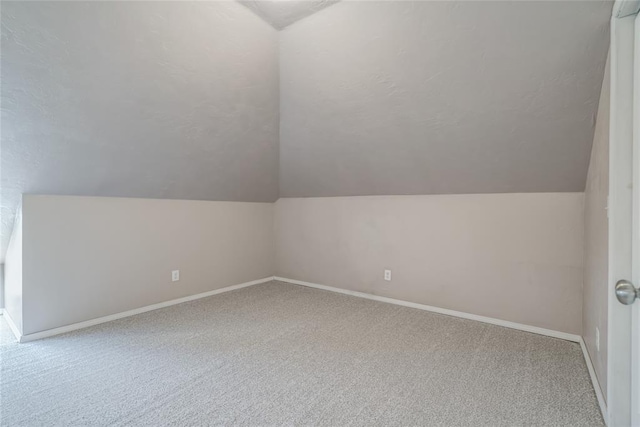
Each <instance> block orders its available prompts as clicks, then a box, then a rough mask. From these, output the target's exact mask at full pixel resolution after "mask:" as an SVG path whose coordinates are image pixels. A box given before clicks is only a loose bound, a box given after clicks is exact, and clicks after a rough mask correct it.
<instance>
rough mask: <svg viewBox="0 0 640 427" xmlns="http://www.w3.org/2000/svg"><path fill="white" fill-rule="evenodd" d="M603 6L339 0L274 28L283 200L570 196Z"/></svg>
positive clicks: (603, 44) (601, 40)
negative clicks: (442, 195)
mask: <svg viewBox="0 0 640 427" xmlns="http://www.w3.org/2000/svg"><path fill="white" fill-rule="evenodd" d="M611 6H612V3H611V2H597V1H594V2H591V1H589V2H486V1H481V2H428V1H425V2H419V1H415V2H412V1H387V2H381V1H372V2H366V1H365V2H349V1H347V2H339V3H337V4H335V5H333V6H331V7H329V8H327V9H325V10H323V11H321V12H319V13H317V14H314V15H312V16H309V17H307V18H305V19H304V20H301V21H299V22H297V23H296V24H295V25H292V26H290V27H288V28H285V29H284V30H282V31H281V33H280V55H281V58H280V72H281V80H280V81H281V100H280V107H281V128H280V144H281V148H280V155H281V157H280V174H281V178H280V184H281V186H280V192H281V196H284V197H297V196H305V197H306V196H345V195H368V194H369V195H371V194H381V195H384V194H433V193H499V192H571V191H583V190H584V186H585V178H586V174H587V167H588V163H589V154H590V152H591V143H592V140H593V123H594V122H593V121H594V117H595V114H596V110H597V104H598V95H599V93H600V85H601V82H602V74H603V70H604V64H605V59H606V54H607V45H608V23H609V18H610V16H611Z"/></svg>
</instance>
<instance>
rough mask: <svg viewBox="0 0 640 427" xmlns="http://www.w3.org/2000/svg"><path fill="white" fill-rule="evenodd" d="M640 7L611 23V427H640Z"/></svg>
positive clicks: (616, 12)
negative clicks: (637, 297)
mask: <svg viewBox="0 0 640 427" xmlns="http://www.w3.org/2000/svg"><path fill="white" fill-rule="evenodd" d="M639 8H640V1H638V0H634V1H617V2H616V3H615V5H614V9H613V17H612V20H611V51H610V53H611V121H610V127H611V129H610V139H609V143H610V148H609V156H610V159H609V284H610V286H611V292H610V293H609V304H608V306H609V316H608V323H609V325H608V333H609V344H608V363H607V372H608V387H607V407H608V411H607V412H608V414H605V417H607V415H608V424H609V426H630V425H633V426H639V427H640V303H639V302H637V300H636V296H639V297H640V292H637V291H636V287H637V286H638V285H640V20H639V19H636V17H637V12H638V9H639ZM634 285H635V287H634ZM621 301H623V302H625V303H626V304H628V305H625V304H622V303H621ZM633 301H636V302H635V303H633Z"/></svg>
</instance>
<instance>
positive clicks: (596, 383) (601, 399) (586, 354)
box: [580, 337, 609, 425]
mask: <svg viewBox="0 0 640 427" xmlns="http://www.w3.org/2000/svg"><path fill="white" fill-rule="evenodd" d="M580 348H582V355H583V356H584V361H585V363H586V364H587V369H588V370H589V376H590V377H591V384H592V385H593V389H594V390H595V391H596V397H597V398H598V405H600V412H602V418H604V423H605V424H606V425H609V412H608V410H607V402H605V400H604V395H603V394H602V389H601V388H600V382H599V381H598V377H597V376H596V370H595V369H594V368H593V363H592V362H591V356H590V355H589V351H588V350H587V345H586V343H585V342H584V339H583V338H582V337H580Z"/></svg>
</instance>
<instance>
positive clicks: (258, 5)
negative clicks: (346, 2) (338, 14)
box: [238, 0, 340, 30]
mask: <svg viewBox="0 0 640 427" xmlns="http://www.w3.org/2000/svg"><path fill="white" fill-rule="evenodd" d="M338 1H340V0H287V1H282V0H238V2H240V3H241V4H243V5H245V6H247V7H248V8H249V9H251V10H252V11H253V12H254V13H255V14H257V15H258V16H259V17H261V18H262V19H264V20H265V21H267V22H268V23H269V24H271V25H272V26H273V27H274V28H275V29H277V30H281V29H283V28H284V27H287V26H289V25H291V24H293V23H294V22H296V21H299V20H301V19H303V18H306V17H307V16H310V15H313V14H314V13H316V12H318V11H320V10H322V9H324V8H325V7H328V6H331V5H332V4H334V3H337V2H338Z"/></svg>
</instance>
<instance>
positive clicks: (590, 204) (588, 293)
mask: <svg viewBox="0 0 640 427" xmlns="http://www.w3.org/2000/svg"><path fill="white" fill-rule="evenodd" d="M609 79H610V76H609V66H608V64H607V68H606V71H605V75H604V80H603V82H602V92H601V94H600V107H599V108H598V118H597V121H596V131H595V135H594V137H593V150H592V151H591V162H590V164H589V174H588V175H587V188H586V189H585V199H584V225H585V229H584V240H585V241H584V243H585V255H584V264H585V266H584V267H585V269H584V302H583V307H584V308H583V312H582V324H583V331H582V335H583V337H584V342H585V344H586V345H587V350H588V351H589V356H590V357H591V361H592V362H593V367H594V369H595V371H596V375H597V376H598V382H599V383H600V387H602V392H603V393H602V395H603V396H605V398H606V396H607V323H608V322H607V314H608V291H607V288H608V286H607V283H608V281H609V253H608V248H609V225H608V218H607V197H608V195H609V108H610V80H609ZM596 328H598V329H599V331H600V350H598V349H597V345H596Z"/></svg>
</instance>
